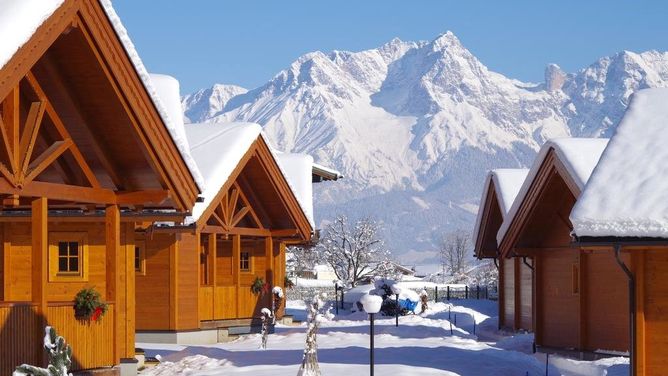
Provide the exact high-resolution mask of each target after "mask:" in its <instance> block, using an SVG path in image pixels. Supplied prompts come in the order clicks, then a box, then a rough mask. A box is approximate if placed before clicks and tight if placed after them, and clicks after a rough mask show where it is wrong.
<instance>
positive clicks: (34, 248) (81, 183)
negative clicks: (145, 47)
mask: <svg viewBox="0 0 668 376" xmlns="http://www.w3.org/2000/svg"><path fill="white" fill-rule="evenodd" d="M0 40H1V41H2V42H0V43H1V44H2V48H1V49H0V196H1V197H0V198H1V200H2V209H1V210H0V237H1V238H2V247H0V283H2V288H0V349H2V351H1V352H2V355H0V374H2V375H8V374H11V372H12V371H13V370H14V369H15V367H16V366H17V365H19V364H22V363H29V364H34V365H40V366H43V365H44V362H45V355H44V350H43V347H42V346H43V337H44V327H45V326H46V325H50V326H53V327H55V328H56V330H57V331H58V333H59V334H61V335H63V336H64V337H65V338H66V340H67V342H68V343H69V344H70V345H71V346H72V349H73V351H74V352H73V359H72V361H73V369H74V370H75V371H76V370H90V369H103V370H106V371H107V372H108V373H109V374H118V373H126V371H128V372H129V373H127V374H131V373H132V371H133V370H132V369H133V368H134V372H135V373H136V365H135V362H134V355H135V347H134V343H135V335H134V333H135V314H134V312H135V306H136V304H135V278H134V275H135V268H134V260H135V249H136V246H137V245H138V244H141V243H138V242H137V240H136V239H135V225H136V224H137V223H142V224H149V223H153V222H155V221H172V222H177V223H178V222H181V221H182V220H183V219H184V218H185V216H187V215H189V213H190V210H191V209H192V207H193V205H194V204H195V201H196V199H197V197H198V194H199V193H200V189H199V188H198V185H197V184H196V178H197V172H196V170H193V169H192V164H188V163H189V162H188V160H189V159H190V156H189V151H188V150H187V149H184V148H180V147H179V145H180V144H179V142H177V141H178V137H175V135H174V134H172V133H171V131H170V130H171V129H172V127H171V124H170V123H169V122H168V121H167V119H166V118H165V117H164V116H163V111H162V106H161V103H160V101H159V100H157V99H156V98H154V97H153V96H152V94H151V93H152V89H151V86H150V84H151V82H150V80H149V78H148V77H147V76H146V74H145V72H146V71H145V69H144V67H143V65H142V64H141V61H139V59H138V58H137V57H136V56H137V55H136V51H134V47H133V46H132V44H131V42H130V41H129V40H128V39H127V35H126V33H125V30H124V29H123V27H122V26H121V25H120V23H119V22H118V18H117V16H116V14H115V13H114V11H113V9H111V8H110V6H109V4H108V2H106V1H100V2H98V1H94V0H86V1H83V0H64V1H54V0H39V1H36V0H8V1H5V2H3V3H2V4H0ZM189 166H190V167H191V168H189ZM142 241H143V239H142ZM195 270H196V269H195ZM85 287H93V288H95V289H96V290H97V291H98V292H99V293H100V294H101V296H102V298H103V300H104V301H105V302H106V303H107V304H108V312H107V313H106V315H104V316H103V317H102V318H101V319H100V320H99V321H88V320H82V319H79V318H77V317H76V316H75V312H74V309H73V299H74V296H75V295H76V294H77V292H79V291H80V290H81V289H83V288H85Z"/></svg>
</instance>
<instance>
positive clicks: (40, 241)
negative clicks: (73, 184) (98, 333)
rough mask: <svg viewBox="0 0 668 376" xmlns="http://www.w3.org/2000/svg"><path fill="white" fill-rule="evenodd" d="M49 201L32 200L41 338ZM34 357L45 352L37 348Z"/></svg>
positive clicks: (33, 260) (38, 334)
mask: <svg viewBox="0 0 668 376" xmlns="http://www.w3.org/2000/svg"><path fill="white" fill-rule="evenodd" d="M48 207H49V205H48V201H47V199H46V198H44V197H40V198H38V199H36V200H33V202H32V210H31V217H32V218H31V219H32V221H31V223H32V231H31V238H32V252H31V253H32V258H31V264H32V277H31V281H32V289H31V294H32V302H33V304H35V313H36V315H37V326H36V333H35V334H34V335H35V338H41V337H42V336H43V335H44V331H43V328H44V326H45V325H46V314H47V309H48V301H47V281H48V268H49V265H48V251H49V249H48V247H49V232H48V222H49V220H48ZM34 359H44V353H43V351H42V350H41V349H37V348H36V349H35V358H34Z"/></svg>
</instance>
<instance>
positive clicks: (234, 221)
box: [230, 206, 250, 227]
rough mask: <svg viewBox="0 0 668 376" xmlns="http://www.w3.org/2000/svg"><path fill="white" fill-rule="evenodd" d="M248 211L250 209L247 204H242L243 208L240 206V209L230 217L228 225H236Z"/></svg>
mask: <svg viewBox="0 0 668 376" xmlns="http://www.w3.org/2000/svg"><path fill="white" fill-rule="evenodd" d="M249 211H250V209H249V208H248V206H244V207H243V208H241V209H240V210H239V211H238V212H237V213H236V214H235V215H234V217H232V221H231V222H230V226H231V227H234V226H236V225H237V223H239V222H240V221H241V220H242V219H244V217H245V216H246V214H248V212H249Z"/></svg>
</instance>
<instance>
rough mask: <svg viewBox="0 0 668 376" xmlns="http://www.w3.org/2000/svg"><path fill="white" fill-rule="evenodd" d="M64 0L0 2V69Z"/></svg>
mask: <svg viewBox="0 0 668 376" xmlns="http://www.w3.org/2000/svg"><path fill="white" fill-rule="evenodd" d="M63 2H64V0H18V1H4V2H2V11H1V12H0V36H1V38H0V39H1V40H2V43H0V69H2V68H3V67H4V66H5V65H6V64H7V63H8V62H9V60H11V59H12V57H13V56H14V55H15V54H16V52H18V50H19V49H21V47H23V45H25V44H26V43H28V41H29V40H30V38H32V36H33V35H34V34H35V32H36V31H37V29H38V28H39V27H40V26H42V24H43V23H44V22H45V21H46V20H47V19H48V18H49V17H51V15H53V13H54V12H55V11H56V10H57V9H58V8H59V7H60V6H61V5H62V4H63Z"/></svg>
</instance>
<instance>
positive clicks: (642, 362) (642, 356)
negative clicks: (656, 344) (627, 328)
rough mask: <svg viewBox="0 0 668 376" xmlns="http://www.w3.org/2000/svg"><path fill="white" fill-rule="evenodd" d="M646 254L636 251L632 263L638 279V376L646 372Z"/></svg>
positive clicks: (636, 350) (636, 356)
mask: <svg viewBox="0 0 668 376" xmlns="http://www.w3.org/2000/svg"><path fill="white" fill-rule="evenodd" d="M646 257H647V254H646V252H644V251H640V252H638V251H636V252H631V261H632V267H633V269H632V270H633V272H634V273H633V274H634V275H635V278H636V283H635V285H636V307H635V310H636V314H635V322H636V346H635V349H633V350H634V351H635V360H636V367H635V368H636V376H644V375H645V374H646V373H647V371H646V368H647V367H646V361H647V360H646V356H647V354H646V348H645V338H646V333H645V258H646ZM630 340H631V339H630V338H629V346H631V341H630Z"/></svg>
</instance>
